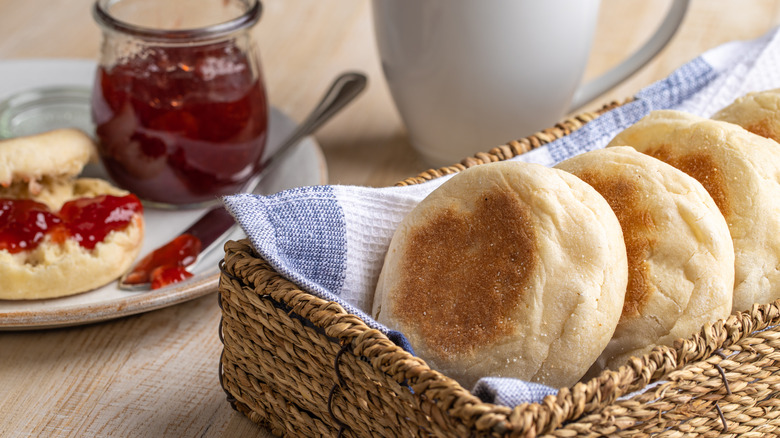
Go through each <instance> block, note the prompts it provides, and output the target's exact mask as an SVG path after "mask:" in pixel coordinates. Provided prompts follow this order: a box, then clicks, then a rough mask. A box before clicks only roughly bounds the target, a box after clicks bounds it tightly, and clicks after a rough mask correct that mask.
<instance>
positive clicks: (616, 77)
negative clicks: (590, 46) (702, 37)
mask: <svg viewBox="0 0 780 438" xmlns="http://www.w3.org/2000/svg"><path fill="white" fill-rule="evenodd" d="M688 3H689V0H675V1H674V2H673V3H672V5H671V7H670V8H669V12H667V13H666V17H664V21H663V22H662V23H661V25H660V26H659V27H658V29H657V30H656V31H655V34H653V36H651V37H650V39H648V40H647V42H645V44H644V45H643V46H642V47H640V48H639V49H638V50H637V51H636V52H634V53H633V54H632V55H631V56H629V57H628V58H627V59H626V60H625V61H623V62H621V63H620V64H618V65H616V66H615V67H613V68H612V69H610V70H608V71H607V72H605V73H603V74H602V75H601V76H599V77H596V78H594V79H591V80H590V81H588V82H586V83H584V84H582V85H580V87H579V88H578V89H577V91H576V92H575V93H574V97H573V98H572V103H571V106H570V109H569V111H574V110H576V109H578V108H580V107H581V106H583V105H585V104H586V103H588V102H590V101H591V100H593V99H595V98H596V97H598V96H599V95H601V94H603V93H605V92H606V91H607V90H609V89H610V88H612V87H614V86H615V85H617V84H619V83H620V82H622V81H623V80H625V79H626V78H628V77H629V76H631V75H632V74H634V73H635V72H636V71H637V70H639V69H640V68H642V67H643V66H644V65H645V64H647V63H648V62H649V61H650V60H651V59H653V57H655V55H657V54H658V52H660V51H661V49H663V48H664V47H665V46H666V44H667V43H669V40H671V39H672V36H674V34H675V32H677V29H678V28H679V27H680V23H681V22H682V20H683V17H685V12H686V11H687V9H688Z"/></svg>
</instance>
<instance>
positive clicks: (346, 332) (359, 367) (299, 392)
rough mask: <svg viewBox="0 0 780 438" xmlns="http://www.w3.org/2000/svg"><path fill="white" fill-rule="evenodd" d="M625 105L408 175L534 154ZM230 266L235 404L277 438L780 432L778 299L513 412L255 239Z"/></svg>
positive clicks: (236, 246) (226, 288) (226, 328)
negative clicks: (434, 364) (282, 271)
mask: <svg viewBox="0 0 780 438" xmlns="http://www.w3.org/2000/svg"><path fill="white" fill-rule="evenodd" d="M614 106H617V104H612V105H608V106H605V107H604V108H602V109H601V110H599V111H596V112H594V113H587V114H583V115H580V116H577V117H574V118H571V119H569V120H566V121H565V122H562V123H560V124H558V125H556V126H555V127H554V128H551V129H548V130H546V131H543V132H540V133H538V134H535V135H534V136H531V137H529V138H526V139H523V140H519V141H515V142H511V143H509V144H507V145H504V146H501V147H498V148H495V149H493V150H491V151H490V152H489V153H484V154H477V155H475V156H474V157H472V158H467V159H465V160H463V161H462V162H461V163H460V164H457V165H455V166H451V167H447V168H442V169H438V170H429V171H427V172H424V173H422V174H420V175H419V176H417V177H414V178H409V179H407V180H404V181H402V182H400V183H399V185H407V184H415V183H419V182H422V181H425V180H428V179H431V178H436V177H439V176H441V175H444V174H448V173H453V172H458V171H461V170H463V169H465V168H467V167H470V166H474V165H479V164H481V163H484V162H490V161H499V160H504V159H507V158H510V157H513V156H515V155H518V154H521V153H524V152H527V151H528V150H530V149H533V148H535V147H538V146H540V145H542V144H545V143H548V142H550V141H552V140H554V139H556V138H559V137H562V136H565V135H568V134H569V133H570V132H572V131H574V130H576V129H578V128H580V127H581V126H582V125H584V124H585V123H587V122H588V121H590V120H592V119H593V118H595V117H597V116H598V115H599V114H601V113H603V112H604V111H607V110H609V109H611V108H612V107H614ZM221 268H222V275H221V278H220V287H219V291H220V297H219V302H220V306H221V308H222V316H223V318H222V323H221V330H220V339H221V340H222V342H223V344H224V349H223V353H222V357H221V360H220V383H221V384H222V387H223V388H224V389H225V392H226V394H227V398H228V401H229V402H230V403H231V405H232V406H233V407H234V408H235V409H237V410H239V411H240V412H242V413H244V414H245V415H246V416H247V417H249V418H250V419H251V420H252V421H254V422H256V423H258V424H261V425H263V426H265V427H268V428H270V429H271V431H272V432H273V433H275V434H277V435H283V436H305V437H310V436H347V437H349V436H361V437H399V436H523V437H525V436H528V437H533V436H543V435H548V436H555V437H575V436H602V435H610V436H631V437H639V436H648V435H653V436H656V435H657V436H668V437H680V436H746V437H747V436H767V435H776V434H778V433H780V396H778V394H779V392H780V368H779V366H780V328H778V327H774V326H776V325H777V324H779V323H780V308H779V307H778V306H780V302H776V303H774V304H767V305H762V306H758V305H757V306H754V307H753V309H751V311H750V312H745V313H739V314H736V315H732V316H730V317H729V318H728V319H726V320H722V321H718V322H715V323H713V324H711V325H708V326H706V327H704V328H702V330H701V331H700V332H699V333H697V334H695V335H694V336H692V337H691V338H689V339H687V340H679V341H678V342H677V343H676V344H675V345H674V346H673V347H657V348H656V349H655V350H653V352H651V353H650V354H648V355H646V356H644V357H642V358H634V359H632V360H631V361H630V362H629V364H627V365H626V366H623V367H622V368H620V369H619V370H618V371H608V372H604V373H603V374H601V375H600V376H599V377H597V378H594V379H592V380H590V381H588V382H586V383H578V384H576V385H575V386H573V387H571V388H563V389H561V390H560V391H559V392H558V394H557V395H555V396H548V397H546V398H545V399H544V401H543V402H542V403H535V404H523V405H519V406H515V407H514V408H509V407H505V406H499V405H494V404H489V403H484V402H482V401H481V400H480V399H478V398H477V397H475V396H473V395H472V394H471V393H470V392H469V391H468V390H466V389H464V388H463V387H461V386H460V385H459V384H458V383H457V382H455V381H454V380H452V379H450V378H448V377H447V376H445V375H443V374H441V373H439V372H437V371H434V370H432V369H431V368H429V367H428V366H427V365H426V364H425V362H424V361H422V360H420V359H419V358H416V357H414V356H412V355H410V354H409V353H407V352H406V351H404V350H402V349H401V348H399V347H397V346H396V345H395V344H394V343H393V342H391V341H390V340H389V339H388V338H387V337H386V336H385V335H384V334H382V333H381V332H379V331H377V330H375V329H371V328H369V327H368V326H367V325H366V324H365V323H364V321H362V320H361V319H360V318H359V317H357V316H355V315H352V314H349V313H347V312H345V311H344V309H343V308H342V307H341V306H339V305H338V304H336V303H333V302H329V301H325V300H322V299H320V298H318V297H315V296H313V295H311V294H309V293H307V292H304V291H301V290H300V289H299V288H298V286H296V285H295V284H293V283H291V282H289V281H287V280H285V279H284V278H283V277H282V276H281V275H279V274H278V273H277V272H275V271H274V269H273V268H271V267H270V266H269V265H268V264H267V263H266V262H265V261H264V260H263V259H261V258H260V257H258V256H257V254H256V253H255V252H254V251H253V249H252V247H251V246H250V244H249V242H248V241H239V242H228V243H227V244H226V245H225V259H224V261H223V263H222V265H221ZM640 390H642V391H640ZM634 393H636V394H634ZM623 396H625V397H623Z"/></svg>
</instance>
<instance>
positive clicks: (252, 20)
mask: <svg viewBox="0 0 780 438" xmlns="http://www.w3.org/2000/svg"><path fill="white" fill-rule="evenodd" d="M118 1H121V0H95V3H94V5H93V7H92V15H93V17H94V19H95V21H96V22H97V23H98V24H99V25H100V26H101V27H103V28H105V29H111V30H114V31H118V32H121V33H125V34H129V35H133V36H135V37H138V38H143V39H146V40H151V41H185V40H186V41H199V40H207V39H213V38H219V37H222V36H226V35H229V34H231V33H233V32H235V31H237V30H241V29H245V28H249V27H252V26H254V25H255V24H256V23H257V22H258V20H260V15H261V13H262V5H261V3H260V0H241V3H244V4H247V5H248V8H247V9H246V11H245V12H244V13H243V14H241V15H239V16H237V17H236V18H233V19H230V20H228V21H223V22H220V23H216V24H213V25H210V26H204V27H199V28H185V29H155V28H151V27H146V26H140V25H137V24H132V23H128V22H126V21H122V20H119V19H117V18H115V17H114V16H112V15H111V14H110V13H109V12H108V9H109V7H110V6H112V5H113V4H115V3H117V2H118Z"/></svg>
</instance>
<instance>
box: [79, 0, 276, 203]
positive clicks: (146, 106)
mask: <svg viewBox="0 0 780 438" xmlns="http://www.w3.org/2000/svg"><path fill="white" fill-rule="evenodd" d="M133 3H150V2H149V1H146V2H144V1H143V0H99V1H98V2H97V3H96V4H95V9H94V12H95V18H96V20H97V22H98V23H99V24H100V25H101V27H102V28H103V29H104V33H103V49H102V54H101V61H100V65H99V67H98V70H97V74H96V79H95V86H94V88H93V96H92V115H93V119H94V121H95V124H96V126H97V131H96V132H97V137H98V140H99V142H98V143H99V146H98V150H99V153H100V157H101V160H102V162H103V165H104V166H105V168H106V171H107V172H108V174H109V176H110V177H111V178H112V179H113V180H114V181H115V182H116V183H117V184H118V185H119V186H121V187H123V188H125V189H127V190H130V191H132V192H133V193H135V194H137V195H138V196H139V197H140V198H141V199H144V200H147V201H151V202H152V203H157V204H161V205H166V206H194V205H201V204H204V203H208V202H213V201H215V200H216V199H217V198H218V197H219V196H220V195H227V194H232V193H235V192H238V191H240V190H241V189H242V187H243V186H244V184H245V183H246V182H247V181H248V180H249V178H250V177H251V176H252V175H253V174H255V173H256V172H258V171H259V170H260V169H259V166H260V162H261V158H262V154H263V150H264V147H265V142H266V135H267V130H268V104H267V100H266V95H265V88H264V85H263V80H262V76H261V73H260V67H259V62H258V61H257V59H256V56H255V53H254V45H253V44H252V41H251V39H250V36H249V32H248V29H249V28H250V27H251V26H252V25H253V24H254V23H255V22H256V21H257V19H258V17H259V3H257V1H243V2H235V1H233V2H230V1H227V2H225V1H222V0H219V1H214V0H212V1H210V2H209V1H200V2H198V3H204V4H205V3H209V4H213V3H217V5H220V4H223V3H224V4H225V5H228V4H233V3H237V4H240V5H243V7H244V8H246V10H242V11H240V14H239V15H237V16H236V17H234V18H232V19H230V20H227V21H223V22H219V23H217V24H215V25H213V26H205V27H200V28H185V29H170V28H157V27H151V26H152V25H151V24H149V25H148V26H150V27H146V26H147V24H146V23H142V24H141V25H140V26H139V25H138V23H136V22H135V21H130V22H125V21H123V20H130V18H131V17H125V16H124V15H122V14H123V13H124V12H121V13H120V12H116V14H115V11H114V8H117V7H118V6H123V5H125V4H128V5H126V6H133ZM152 4H155V3H152ZM149 7H155V6H149ZM194 7H195V6H192V5H191V4H190V3H186V4H185V3H182V8H184V9H185V10H189V9H192V8H194ZM212 7H214V6H213V5H212ZM126 10H132V8H129V7H128V8H124V9H122V8H120V9H118V11H126ZM173 18H175V17H172V19H173ZM157 24H158V23H155V25H157Z"/></svg>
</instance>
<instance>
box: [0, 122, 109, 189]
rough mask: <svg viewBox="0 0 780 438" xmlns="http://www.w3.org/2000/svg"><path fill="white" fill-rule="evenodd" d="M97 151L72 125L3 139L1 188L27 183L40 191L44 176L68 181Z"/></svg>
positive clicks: (89, 139) (84, 135)
mask: <svg viewBox="0 0 780 438" xmlns="http://www.w3.org/2000/svg"><path fill="white" fill-rule="evenodd" d="M94 150H95V145H94V143H93V142H92V139H91V138H89V136H88V135H87V134H85V133H84V132H82V131H79V130H78V129H71V128H64V129H56V130H52V131H48V132H44V133H41V134H37V135H30V136H24V137H17V138H12V139H8V140H3V141H0V187H9V186H10V185H11V183H27V184H28V185H29V186H30V191H31V192H32V194H37V192H38V191H39V190H40V185H39V182H40V181H42V180H43V179H44V178H45V179H49V180H63V179H65V180H67V179H70V178H72V177H73V176H75V175H78V174H79V173H81V170H82V169H83V168H84V165H85V164H87V162H88V161H89V160H90V158H91V157H92V155H93V154H94Z"/></svg>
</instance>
